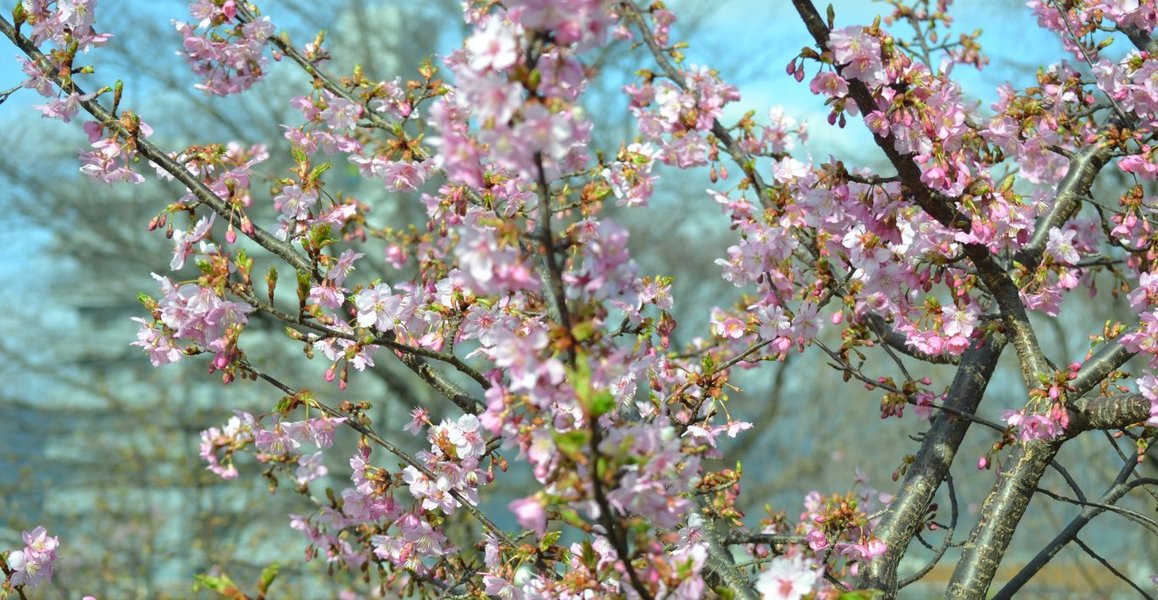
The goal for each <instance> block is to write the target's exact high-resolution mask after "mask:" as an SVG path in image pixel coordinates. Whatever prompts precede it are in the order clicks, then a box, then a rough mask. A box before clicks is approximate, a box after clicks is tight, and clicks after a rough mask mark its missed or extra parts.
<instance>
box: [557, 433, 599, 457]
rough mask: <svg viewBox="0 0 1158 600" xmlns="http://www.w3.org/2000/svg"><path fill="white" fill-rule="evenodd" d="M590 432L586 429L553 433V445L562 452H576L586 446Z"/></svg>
mask: <svg viewBox="0 0 1158 600" xmlns="http://www.w3.org/2000/svg"><path fill="white" fill-rule="evenodd" d="M590 439H591V433H590V432H588V431H586V430H576V431H568V432H567V433H560V434H556V435H555V446H557V447H558V448H559V451H560V452H562V453H564V454H578V453H581V452H583V450H584V449H585V448H586V447H587V442H588V441H589V440H590Z"/></svg>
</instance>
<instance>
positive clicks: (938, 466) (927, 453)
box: [858, 337, 1005, 598]
mask: <svg viewBox="0 0 1158 600" xmlns="http://www.w3.org/2000/svg"><path fill="white" fill-rule="evenodd" d="M1004 348H1005V340H1004V338H998V337H990V338H986V339H985V340H984V341H983V342H982V343H981V344H980V345H979V346H978V347H977V348H974V349H971V350H969V351H968V352H966V353H965V354H964V355H963V356H962V358H961V366H960V367H959V368H958V369H957V375H956V376H955V377H954V379H953V384H952V386H951V387H950V388H949V396H948V398H946V399H945V405H946V406H948V407H951V408H954V409H956V410H959V411H962V412H965V413H973V412H975V411H976V410H977V406H978V405H979V404H980V403H981V398H982V396H983V395H984V394H985V388H986V386H987V385H988V384H989V380H990V378H991V377H992V375H993V370H994V368H995V367H996V366H997V360H998V359H999V358H1000V357H1001V351H1002V350H1003V349H1004ZM970 424H971V422H970V421H969V420H968V419H963V418H961V417H959V416H956V414H955V413H953V412H949V411H941V412H939V413H938V414H937V416H936V418H934V419H933V423H932V425H931V426H930V427H929V430H928V432H926V433H925V438H924V440H923V441H922V443H921V449H920V451H918V453H917V458H916V460H915V461H914V462H913V464H912V465H911V466H910V467H909V471H908V473H907V474H906V475H905V480H904V483H902V485H901V489H900V491H899V492H898V493H897V495H896V497H895V498H894V499H893V501H892V502H891V503H890V504H889V506H888V508H886V510H885V514H884V516H882V517H881V520H880V523H878V524H877V527H876V529H875V530H874V532H873V533H874V534H875V535H876V536H877V537H878V538H879V539H880V540H881V541H883V542H884V543H885V545H886V547H887V548H888V549H887V551H886V552H885V554H884V555H882V556H879V557H877V558H875V559H873V560H872V561H871V562H869V563H868V564H867V565H865V570H864V574H863V575H862V576H861V578H860V581H859V582H858V587H860V588H864V589H879V590H883V591H884V592H885V596H886V597H888V598H891V597H893V596H895V595H896V593H897V589H898V587H897V565H898V564H899V563H900V561H901V558H902V557H904V555H905V551H906V550H907V549H908V546H909V542H910V541H912V539H913V537H914V536H916V535H917V533H919V532H920V530H921V527H922V526H923V525H924V523H925V519H924V517H925V515H926V513H927V511H928V508H929V504H930V503H932V501H933V496H934V494H936V492H937V489H938V488H940V487H941V483H942V482H943V481H945V478H946V477H947V476H948V474H949V468H950V467H951V466H952V465H953V459H954V457H955V456H956V454H957V448H958V447H960V445H961V441H962V440H963V439H964V438H965V433H966V432H967V431H968V430H969V425H970Z"/></svg>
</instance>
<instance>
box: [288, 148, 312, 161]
mask: <svg viewBox="0 0 1158 600" xmlns="http://www.w3.org/2000/svg"><path fill="white" fill-rule="evenodd" d="M290 154H292V155H293V157H294V162H296V163H297V164H299V165H304V164H306V163H308V162H310V157H308V156H306V151H305V150H302V149H301V148H299V147H297V146H294V147H293V148H291V149H290Z"/></svg>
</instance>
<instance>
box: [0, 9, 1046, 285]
mask: <svg viewBox="0 0 1158 600" xmlns="http://www.w3.org/2000/svg"><path fill="white" fill-rule="evenodd" d="M122 2H123V0H122ZM268 4H269V5H268V6H267V10H268V12H270V13H272V14H273V15H274V17H275V23H276V22H278V21H277V17H278V12H277V8H276V4H275V3H268ZM686 4H688V2H687V0H673V1H672V2H669V5H670V6H671V7H672V8H673V10H674V11H676V13H677V14H680V9H681V5H686ZM833 4H834V8H835V10H836V22H837V26H844V25H852V24H867V23H869V22H871V20H872V18H873V17H874V16H875V15H876V14H877V13H878V12H879V11H882V10H887V8H888V7H887V6H886V5H883V4H881V3H877V2H867V1H864V0H838V1H836V2H834V3H833ZM117 6H119V5H118V4H117V3H115V2H112V1H106V2H102V3H101V5H100V6H98V10H100V9H101V8H105V9H106V10H108V11H109V12H107V13H105V14H104V15H103V17H104V19H105V21H103V22H104V23H107V24H108V25H107V27H108V28H109V29H111V30H112V31H114V32H116V27H117V26H118V25H122V26H123V23H124V21H121V22H118V21H116V20H115V17H116V12H115V10H114V9H115V8H117ZM131 6H132V7H133V9H134V10H143V11H147V12H148V13H149V15H150V16H151V17H152V18H154V19H156V20H157V21H158V22H160V23H168V22H169V21H170V20H171V19H174V18H184V17H185V14H186V13H185V10H186V6H187V3H186V2H183V1H181V0H157V1H150V2H141V1H134V2H132V3H131ZM708 6H709V7H710V8H708V9H706V10H709V11H710V13H709V16H708V18H707V19H706V21H705V22H704V24H703V25H702V27H701V28H700V29H698V30H697V31H696V36H695V37H692V38H691V39H689V40H688V41H689V42H690V43H691V46H690V48H689V49H688V51H687V54H688V59H689V62H691V63H693V64H707V65H711V66H714V67H718V68H719V69H720V70H721V74H722V76H723V77H724V79H725V80H727V81H729V82H731V83H734V84H736V85H737V86H739V88H740V90H741V93H742V94H743V100H742V101H741V103H740V104H739V105H738V106H736V107H734V110H733V111H732V114H733V115H735V116H738V115H740V114H742V113H743V112H744V111H746V110H755V111H756V114H757V115H758V116H761V117H762V116H763V115H766V114H767V110H768V108H770V107H771V106H774V105H780V106H783V107H784V109H785V113H786V114H788V115H791V116H794V117H795V118H797V119H799V120H806V121H808V123H809V125H810V137H811V143H810V145H809V151H811V152H815V153H818V154H821V155H822V156H821V157H823V155H827V154H828V153H830V152H831V153H834V154H836V155H837V156H840V157H841V158H846V159H849V158H855V159H861V160H866V161H872V160H874V159H879V157H876V156H874V155H873V154H872V152H875V149H874V148H873V147H872V145H871V143H870V141H869V138H868V135H867V133H866V131H865V128H864V127H863V126H861V125H860V124H859V123H858V122H855V121H852V122H850V123H849V126H848V127H846V128H845V129H843V130H842V129H837V128H835V127H831V126H829V125H828V124H827V123H826V122H825V116H826V115H827V111H826V110H825V109H824V106H823V102H822V101H821V100H820V99H819V98H816V97H814V96H812V95H811V94H809V92H808V86H807V81H806V82H804V83H797V82H796V81H795V80H793V79H792V78H791V77H790V76H788V75H787V74H785V72H784V67H785V65H786V64H787V62H788V60H789V59H790V58H791V57H792V56H794V55H796V53H797V52H799V50H800V48H801V47H803V46H805V45H810V44H811V39H810V38H809V36H808V33H807V32H806V31H805V29H804V26H803V25H802V24H801V23H800V20H799V18H798V17H797V15H796V14H795V11H794V10H793V9H792V6H791V4H790V3H789V2H787V1H786V0H730V1H728V2H721V3H717V4H716V5H715V6H714V7H712V5H708ZM824 6H825V5H824V4H823V3H818V8H819V9H820V10H821V11H823V10H824ZM685 8H686V6H685ZM954 8H955V11H956V12H955V14H956V15H957V19H958V21H957V23H956V28H957V30H958V31H972V30H973V29H975V28H980V29H982V30H983V31H984V33H983V35H982V38H981V43H982V47H983V48H984V49H985V51H986V52H987V53H988V55H989V56H990V58H991V61H992V62H991V64H990V66H989V67H987V68H986V69H985V70H984V71H981V72H977V71H976V70H974V69H971V68H958V70H957V71H956V75H957V76H958V78H959V80H960V81H961V82H962V85H963V87H964V89H965V90H966V94H967V95H968V96H970V97H973V98H976V99H979V100H981V101H982V103H983V105H988V104H989V103H990V102H991V101H992V100H993V99H994V98H995V94H994V89H995V87H996V86H997V85H998V84H1000V83H1001V82H1003V81H1006V80H1010V81H1012V82H1013V83H1014V84H1015V86H1016V85H1019V84H1020V85H1025V84H1028V83H1031V82H1032V81H1033V79H1032V78H1033V69H1032V68H1027V65H1039V64H1048V63H1049V62H1051V61H1053V60H1057V59H1058V58H1062V57H1064V56H1065V55H1064V54H1063V52H1062V50H1061V45H1060V43H1059V42H1058V41H1057V40H1056V39H1055V38H1054V36H1053V35H1052V34H1050V33H1048V32H1044V31H1042V30H1040V29H1038V28H1037V27H1036V23H1035V19H1034V18H1033V16H1032V14H1031V13H1030V12H1029V10H1028V9H1027V8H1025V7H1024V6H1023V5H1022V4H1021V3H1020V2H1018V1H1016V0H968V1H967V2H966V1H958V2H957V5H956V6H955V7H954ZM701 10H704V9H702V8H701ZM110 17H112V18H111V19H110ZM101 18H102V15H101V14H100V13H98V15H97V19H98V21H97V22H98V30H106V29H105V28H102V27H100V26H99V24H100V23H102V21H101ZM684 35H685V33H684V32H683V31H681V29H680V26H679V23H678V22H677V26H676V28H675V30H674V33H673V39H685V38H684ZM111 43H113V44H115V43H116V39H115V38H114V39H113V41H112V42H111ZM166 43H167V44H168V46H166V45H165V44H166ZM179 44H180V40H179V37H178V35H177V33H176V32H175V31H173V33H172V39H171V40H166V41H162V42H161V43H160V44H159V48H158V51H159V52H166V51H171V52H174V53H175V52H176V51H177V49H178V48H179ZM0 47H6V48H7V49H8V51H9V52H8V54H7V56H13V55H15V54H16V53H17V50H16V48H15V47H14V46H12V45H11V44H9V43H8V42H7V41H0ZM166 47H167V48H169V49H170V50H166ZM96 52H99V50H98V51H96ZM0 56H3V53H2V52H0ZM643 59H644V57H641V60H643ZM810 68H815V67H810ZM100 73H101V76H100V78H99V81H101V82H103V83H111V82H112V81H113V80H114V79H115V77H116V76H118V75H121V76H123V75H124V74H123V73H120V72H118V71H116V69H103V70H102V71H100ZM23 79H24V75H23V73H22V72H21V71H20V69H19V66H18V63H17V62H16V61H15V60H14V59H9V60H3V59H0V89H7V88H10V87H12V86H15V85H18V84H19V83H20V82H21V81H22V80H23ZM189 81H190V85H192V83H193V81H192V77H191V76H190V78H189ZM133 83H134V84H136V83H137V82H133ZM88 87H90V88H91V87H95V86H93V85H92V84H89V86H88ZM131 87H136V88H138V89H132V90H128V94H127V97H126V102H127V103H128V104H130V105H135V104H138V98H139V97H140V96H137V95H138V94H143V95H147V94H148V93H149V92H148V89H147V87H148V84H147V82H140V84H139V85H134V86H131ZM141 88H144V89H141ZM134 96H136V97H134ZM40 102H41V98H40V97H39V96H37V95H36V94H35V93H34V92H32V91H31V90H21V91H20V92H18V93H16V94H14V95H13V96H12V97H10V98H9V100H8V101H7V102H6V103H5V104H4V105H2V106H0V123H2V122H3V121H4V120H7V119H38V118H40V117H39V116H38V114H37V113H36V112H35V111H34V110H33V109H32V108H31V107H32V105H33V104H38V103H40ZM159 126H162V127H163V124H159ZM81 142H83V139H82V138H81V137H80V133H79V131H78V132H77V143H78V147H79V145H80V143H81ZM5 204H7V200H6V198H5V197H4V193H3V192H0V206H4V205H5ZM11 225H12V224H11V222H9V223H8V226H6V227H4V228H3V232H2V233H0V243H3V244H4V245H5V247H6V248H7V249H8V250H7V251H6V252H7V253H8V257H7V258H8V260H4V261H0V277H4V278H5V279H7V280H9V281H12V280H14V279H16V278H19V277H20V271H19V269H21V268H27V265H25V266H24V267H21V266H20V265H21V264H22V263H23V262H24V261H23V260H18V259H20V258H23V257H18V256H14V255H13V252H14V250H16V249H20V248H23V249H24V250H25V251H26V252H27V253H28V255H32V254H35V248H36V247H38V246H39V245H41V244H42V243H43V242H44V241H45V236H44V235H41V234H40V233H37V232H31V233H29V232H27V231H21V228H19V227H12V226H11Z"/></svg>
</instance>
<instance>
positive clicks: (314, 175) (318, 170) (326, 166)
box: [306, 161, 333, 183]
mask: <svg viewBox="0 0 1158 600" xmlns="http://www.w3.org/2000/svg"><path fill="white" fill-rule="evenodd" d="M332 166H333V164H331V163H330V161H326V162H324V163H322V164H320V165H318V166H316V167H314V170H313V171H310V175H309V177H306V182H307V183H313V182H315V181H317V180H318V178H319V177H321V176H322V173H325V172H326V171H329V170H330V167H332Z"/></svg>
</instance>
